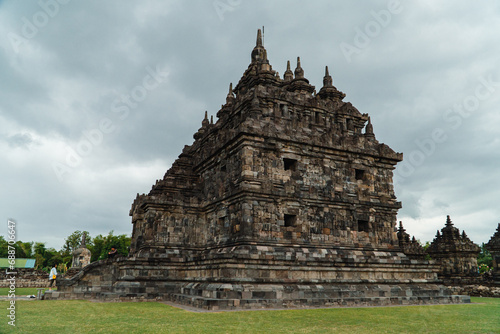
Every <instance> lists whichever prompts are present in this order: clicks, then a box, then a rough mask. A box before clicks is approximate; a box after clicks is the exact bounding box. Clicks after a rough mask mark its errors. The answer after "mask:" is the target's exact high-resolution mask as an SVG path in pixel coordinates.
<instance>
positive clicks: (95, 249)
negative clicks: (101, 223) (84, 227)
mask: <svg viewBox="0 0 500 334" xmlns="http://www.w3.org/2000/svg"><path fill="white" fill-rule="evenodd" d="M105 247H106V238H105V237H103V236H102V234H99V235H97V236H96V237H95V238H94V239H93V243H92V245H90V246H89V247H88V249H89V250H90V253H91V258H90V262H94V261H98V260H100V256H101V253H103V252H104V248H105ZM106 254H107V253H106Z"/></svg>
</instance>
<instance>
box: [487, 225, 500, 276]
mask: <svg viewBox="0 0 500 334" xmlns="http://www.w3.org/2000/svg"><path fill="white" fill-rule="evenodd" d="M486 249H488V251H489V252H490V253H491V257H492V259H493V279H494V280H495V281H496V282H497V283H498V284H500V224H498V228H497V230H496V232H495V234H494V235H493V236H492V237H491V239H490V241H489V242H488V243H487V244H486Z"/></svg>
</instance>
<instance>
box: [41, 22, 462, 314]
mask: <svg viewBox="0 0 500 334" xmlns="http://www.w3.org/2000/svg"><path fill="white" fill-rule="evenodd" d="M344 97H345V94H344V93H342V92H340V91H339V90H337V88H335V87H334V86H333V80H332V77H331V76H330V74H329V72H328V68H326V72H325V76H324V78H323V87H322V88H321V89H320V90H319V92H317V93H316V90H315V87H314V86H312V85H311V84H310V83H309V81H308V80H307V79H306V78H305V76H304V70H303V69H302V67H301V63H300V58H298V59H297V66H296V68H295V71H294V72H292V71H291V68H290V62H288V64H287V69H286V71H285V72H284V75H283V77H280V76H279V74H278V73H277V72H275V71H274V70H273V69H272V67H271V65H270V64H269V61H268V57H267V51H266V49H265V48H264V46H263V44H262V38H261V33H260V31H259V33H258V37H257V44H256V46H255V48H254V49H253V51H252V53H251V63H250V65H249V66H248V69H247V70H246V71H245V72H244V74H243V76H242V78H241V79H240V81H239V83H238V84H237V85H236V86H235V87H234V89H233V88H232V86H230V88H229V93H228V95H227V98H226V103H225V104H224V105H223V106H222V107H221V109H220V110H219V111H218V113H217V117H218V120H217V122H216V123H214V122H213V119H212V120H209V118H208V115H207V114H205V119H204V120H203V122H202V126H201V128H200V129H199V130H198V132H197V133H196V134H195V135H194V139H195V141H194V143H193V144H192V145H191V146H186V147H185V148H184V150H183V152H182V154H181V155H180V156H179V158H178V159H177V160H176V161H175V162H174V164H173V166H172V167H171V168H170V169H169V170H168V171H167V172H166V174H165V176H164V177H163V179H161V180H158V181H157V182H156V184H155V185H154V186H153V188H152V189H151V191H150V192H149V194H147V195H138V196H137V198H136V199H135V201H134V203H133V205H132V209H131V211H130V214H131V216H132V224H133V234H132V245H131V249H130V254H129V257H128V258H118V259H116V260H113V261H111V260H106V261H101V262H96V263H92V264H90V265H89V266H87V267H86V268H84V269H83V270H82V271H80V272H79V273H78V274H77V275H75V276H74V277H73V278H71V279H66V280H61V281H59V282H58V287H59V291H58V292H54V293H52V294H48V295H47V298H46V299H52V298H58V297H61V298H98V299H104V300H130V299H134V298H143V299H166V300H171V301H174V302H177V303H183V304H188V305H192V306H197V307H202V308H207V309H232V308H258V307H302V306H329V305H341V306H342V305H349V306H352V305H394V304H423V303H453V302H461V301H463V300H464V298H461V297H459V296H451V295H450V294H449V293H448V291H447V290H446V289H445V288H444V287H443V286H441V285H439V281H438V279H437V271H438V270H439V267H438V266H436V265H433V264H431V263H429V262H428V261H425V260H423V259H422V258H421V257H418V256H416V257H415V256H407V255H406V254H405V253H404V251H403V250H404V247H403V248H402V247H400V244H401V240H400V239H398V236H397V230H396V214H397V211H398V209H399V208H400V207H401V204H400V202H398V201H397V199H396V197H395V195H394V190H393V183H392V176H393V170H394V168H395V165H396V164H397V163H398V162H399V161H401V160H402V154H401V153H396V152H394V151H393V150H392V149H391V148H389V147H388V146H387V145H385V144H382V143H379V142H378V141H377V139H376V138H375V135H374V133H373V126H372V124H371V122H370V117H369V116H368V115H367V114H362V113H360V112H359V111H358V110H357V109H356V108H355V107H354V106H353V105H352V104H351V103H348V102H344V101H343V99H344ZM405 238H406V237H404V239H405ZM405 240H406V239H405ZM403 241H404V240H403ZM413 255H415V254H413Z"/></svg>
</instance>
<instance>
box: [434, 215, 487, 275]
mask: <svg viewBox="0 0 500 334" xmlns="http://www.w3.org/2000/svg"><path fill="white" fill-rule="evenodd" d="M427 252H428V253H429V255H430V256H431V258H432V259H434V260H436V261H437V262H438V263H439V264H440V265H441V269H440V272H439V276H440V277H441V278H443V279H445V281H446V282H448V283H460V282H461V281H464V279H467V278H474V277H476V276H478V269H477V256H478V255H479V252H480V249H479V246H477V245H476V244H474V243H473V242H472V241H471V240H470V239H469V238H468V237H467V235H466V234H465V231H463V232H462V233H460V230H459V229H458V228H456V227H454V226H453V223H452V222H451V219H450V216H447V219H446V225H445V227H443V228H442V229H441V233H440V232H439V231H437V234H436V237H435V238H434V240H433V241H432V243H431V245H430V246H429V248H428V249H427Z"/></svg>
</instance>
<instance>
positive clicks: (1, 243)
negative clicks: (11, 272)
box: [0, 235, 9, 257]
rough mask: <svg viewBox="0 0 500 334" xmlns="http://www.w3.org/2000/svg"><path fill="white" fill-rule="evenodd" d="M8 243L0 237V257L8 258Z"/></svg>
mask: <svg viewBox="0 0 500 334" xmlns="http://www.w3.org/2000/svg"><path fill="white" fill-rule="evenodd" d="M8 245H9V244H8V243H7V240H5V238H4V237H3V236H1V235H0V257H7V256H8V254H9V253H8V250H9V247H8Z"/></svg>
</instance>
